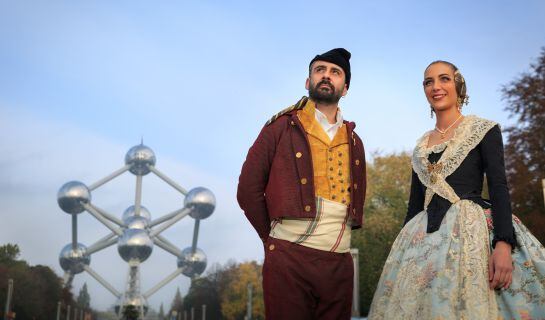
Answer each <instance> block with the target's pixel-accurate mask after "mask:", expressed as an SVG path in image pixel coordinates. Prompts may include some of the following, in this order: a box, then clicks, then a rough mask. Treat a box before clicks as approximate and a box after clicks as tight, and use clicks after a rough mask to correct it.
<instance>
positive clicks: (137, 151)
mask: <svg viewBox="0 0 545 320" xmlns="http://www.w3.org/2000/svg"><path fill="white" fill-rule="evenodd" d="M155 161H156V159H155V153H153V150H151V149H150V148H149V147H147V146H145V145H143V144H139V145H137V146H134V147H132V148H130V149H129V151H128V152H127V154H126V155H125V164H128V165H130V166H131V167H130V169H129V171H130V172H131V173H133V174H135V175H138V176H144V175H146V174H148V173H149V172H150V170H149V168H148V166H154V165H155Z"/></svg>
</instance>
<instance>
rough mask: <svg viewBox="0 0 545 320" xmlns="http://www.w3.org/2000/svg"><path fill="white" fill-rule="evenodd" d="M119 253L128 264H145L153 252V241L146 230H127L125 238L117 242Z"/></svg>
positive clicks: (124, 232) (124, 233)
mask: <svg viewBox="0 0 545 320" xmlns="http://www.w3.org/2000/svg"><path fill="white" fill-rule="evenodd" d="M117 251H118V252H119V255H120V256H121V258H122V259H123V260H125V261H127V262H130V261H138V262H143V261H146V259H147V258H149V256H150V255H151V252H152V251H153V241H152V240H151V239H150V237H149V235H148V233H147V232H146V231H145V230H141V229H125V231H123V236H122V237H121V238H119V241H118V242H117Z"/></svg>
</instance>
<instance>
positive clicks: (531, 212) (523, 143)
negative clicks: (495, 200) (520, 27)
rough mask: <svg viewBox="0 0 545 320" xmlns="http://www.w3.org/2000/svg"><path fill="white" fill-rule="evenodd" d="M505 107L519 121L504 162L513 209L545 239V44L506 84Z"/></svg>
mask: <svg viewBox="0 0 545 320" xmlns="http://www.w3.org/2000/svg"><path fill="white" fill-rule="evenodd" d="M503 96H504V99H505V100H507V102H508V105H507V107H506V108H505V110H506V111H508V112H509V113H510V117H512V118H515V119H516V120H517V122H516V123H515V124H514V125H513V126H510V127H508V128H506V132H507V133H508V139H507V143H506V145H505V165H506V169H507V179H508V182H509V185H510V191H511V201H512V205H513V213H514V214H516V215H518V216H519V217H520V218H521V219H522V220H523V221H524V222H525V224H526V225H527V226H528V228H529V229H530V230H531V231H532V233H533V234H534V235H535V236H536V238H538V239H539V240H540V241H541V242H542V243H545V207H544V199H543V196H544V195H543V191H542V185H541V181H542V179H544V178H545V152H544V150H545V48H542V52H541V56H540V57H539V58H538V59H537V61H536V62H535V63H532V64H531V65H530V71H529V72H525V73H523V74H522V75H521V76H520V77H519V78H518V79H516V80H514V81H513V82H511V83H510V84H508V85H507V86H505V87H504V88H503Z"/></svg>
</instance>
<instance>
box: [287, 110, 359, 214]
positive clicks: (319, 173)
mask: <svg viewBox="0 0 545 320" xmlns="http://www.w3.org/2000/svg"><path fill="white" fill-rule="evenodd" d="M315 108H316V107H315V104H314V102H312V100H309V101H308V103H307V104H306V106H305V107H304V108H303V109H302V110H299V111H297V116H298V117H299V120H300V121H301V124H302V125H303V128H304V129H305V131H306V133H307V137H308V141H309V143H310V151H311V153H312V167H313V171H314V189H315V192H316V196H317V197H323V198H325V199H328V200H331V201H335V202H339V203H342V204H345V205H348V204H349V203H350V191H349V190H348V188H349V187H350V166H349V164H350V155H349V150H348V134H347V131H346V125H345V124H343V125H342V126H341V127H340V128H339V129H338V130H337V133H336V134H335V136H334V137H333V140H331V139H330V138H329V136H328V135H327V133H326V132H325V131H324V129H323V128H322V126H321V125H320V123H318V121H317V120H316V118H315V112H316V109H315ZM296 156H298V155H296ZM299 156H300V155H299ZM301 183H303V184H305V183H307V181H306V179H301Z"/></svg>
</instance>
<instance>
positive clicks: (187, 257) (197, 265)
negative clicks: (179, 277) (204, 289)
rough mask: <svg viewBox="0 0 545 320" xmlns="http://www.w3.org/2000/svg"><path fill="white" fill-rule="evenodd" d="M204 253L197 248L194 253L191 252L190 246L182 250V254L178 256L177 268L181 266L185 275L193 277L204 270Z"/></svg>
mask: <svg viewBox="0 0 545 320" xmlns="http://www.w3.org/2000/svg"><path fill="white" fill-rule="evenodd" d="M206 260H207V259H206V254H204V251H202V250H201V249H199V248H197V250H195V253H191V247H188V248H185V249H184V250H183V251H182V256H181V257H179V258H178V268H182V273H183V274H184V275H185V276H188V277H190V278H193V277H194V276H198V275H200V274H202V273H203V272H204V270H205V269H206Z"/></svg>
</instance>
